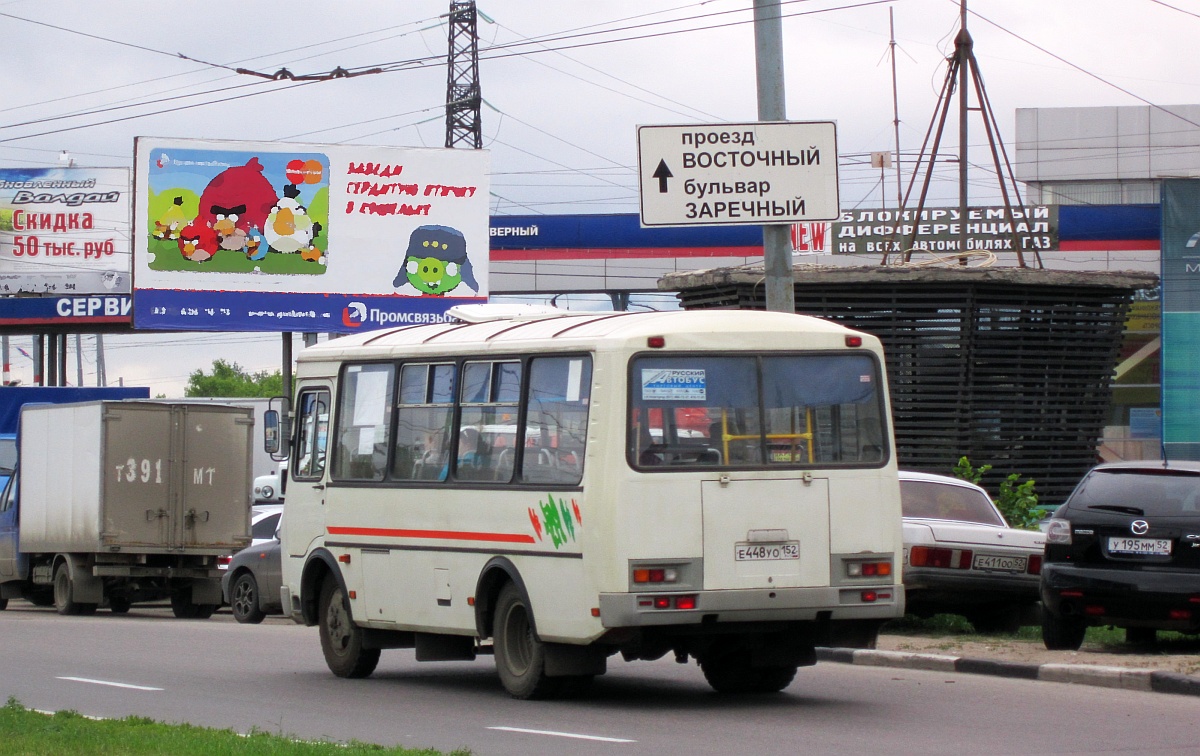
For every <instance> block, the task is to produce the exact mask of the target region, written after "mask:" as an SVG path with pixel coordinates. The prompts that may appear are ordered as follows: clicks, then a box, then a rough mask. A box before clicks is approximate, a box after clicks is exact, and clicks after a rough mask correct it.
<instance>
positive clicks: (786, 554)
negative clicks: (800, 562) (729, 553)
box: [733, 541, 800, 562]
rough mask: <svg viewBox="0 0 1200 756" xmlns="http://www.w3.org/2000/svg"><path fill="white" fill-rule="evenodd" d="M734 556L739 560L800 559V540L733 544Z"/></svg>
mask: <svg viewBox="0 0 1200 756" xmlns="http://www.w3.org/2000/svg"><path fill="white" fill-rule="evenodd" d="M733 558H734V560H735V561H738V562H765V561H773V560H778V559H799V558H800V542H799V541H784V542H783V543H737V544H734V546H733Z"/></svg>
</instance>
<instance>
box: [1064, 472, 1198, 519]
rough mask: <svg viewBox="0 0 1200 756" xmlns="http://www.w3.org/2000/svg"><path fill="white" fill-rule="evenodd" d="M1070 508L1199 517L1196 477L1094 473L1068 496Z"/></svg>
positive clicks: (1190, 474) (1185, 475)
mask: <svg viewBox="0 0 1200 756" xmlns="http://www.w3.org/2000/svg"><path fill="white" fill-rule="evenodd" d="M1070 507H1071V509H1084V510H1096V509H1100V510H1110V511H1119V512H1127V513H1129V514H1137V515H1158V516H1163V515H1195V514H1197V513H1200V475H1197V474H1195V473H1191V472H1186V473H1185V472H1179V471H1174V470H1121V469H1113V470H1095V471H1094V472H1092V474H1091V475H1088V476H1087V477H1086V478H1084V479H1083V482H1082V483H1080V484H1079V487H1078V488H1077V489H1075V493H1073V494H1071V499H1070ZM1135 510H1136V511H1135Z"/></svg>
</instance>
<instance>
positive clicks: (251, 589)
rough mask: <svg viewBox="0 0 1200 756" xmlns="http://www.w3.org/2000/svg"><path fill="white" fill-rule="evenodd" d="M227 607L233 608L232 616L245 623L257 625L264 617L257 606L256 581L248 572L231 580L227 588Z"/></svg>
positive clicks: (264, 614) (264, 613)
mask: <svg viewBox="0 0 1200 756" xmlns="http://www.w3.org/2000/svg"><path fill="white" fill-rule="evenodd" d="M229 608H230V609H232V610H233V618H234V619H235V620H237V621H238V622H241V623H242V624H246V625H257V624H258V623H260V622H262V621H263V618H264V617H266V616H267V615H266V612H264V611H263V610H262V609H261V608H259V606H258V581H256V580H255V579H254V575H251V574H250V573H249V572H243V573H242V574H241V575H238V576H237V580H234V581H233V588H231V589H229Z"/></svg>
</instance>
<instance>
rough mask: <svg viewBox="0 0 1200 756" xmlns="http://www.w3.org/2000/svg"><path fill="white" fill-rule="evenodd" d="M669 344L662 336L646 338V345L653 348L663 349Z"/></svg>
mask: <svg viewBox="0 0 1200 756" xmlns="http://www.w3.org/2000/svg"><path fill="white" fill-rule="evenodd" d="M666 345H667V340H666V339H665V338H663V337H662V336H651V337H649V338H647V339H646V346H648V347H650V348H651V349H662V348H663V347H665V346H666Z"/></svg>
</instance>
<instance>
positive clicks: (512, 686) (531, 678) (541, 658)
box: [492, 583, 560, 699]
mask: <svg viewBox="0 0 1200 756" xmlns="http://www.w3.org/2000/svg"><path fill="white" fill-rule="evenodd" d="M493 627H494V630H493V634H494V636H495V637H494V638H493V640H492V648H493V651H494V652H495V656H496V673H497V674H499V675H500V683H501V684H502V685H503V686H504V689H505V690H506V691H508V694H509V695H510V696H512V697H513V698H521V699H528V698H547V697H550V696H553V695H555V694H557V693H558V692H559V688H560V685H559V683H560V679H559V678H553V677H546V647H545V646H544V645H543V644H542V642H541V641H539V640H538V639H537V638H535V637H534V633H533V622H532V621H531V620H530V612H529V607H527V606H526V605H525V599H524V598H522V596H521V592H520V591H519V590H517V587H516V586H515V585H513V584H512V583H507V584H505V586H504V587H503V588H501V589H500V595H499V596H498V597H497V598H496V617H495V620H494V621H493Z"/></svg>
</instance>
